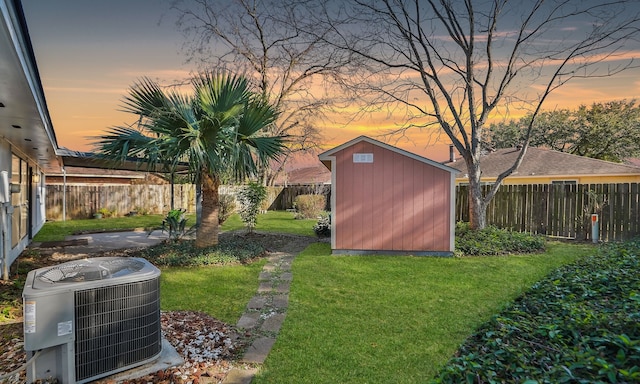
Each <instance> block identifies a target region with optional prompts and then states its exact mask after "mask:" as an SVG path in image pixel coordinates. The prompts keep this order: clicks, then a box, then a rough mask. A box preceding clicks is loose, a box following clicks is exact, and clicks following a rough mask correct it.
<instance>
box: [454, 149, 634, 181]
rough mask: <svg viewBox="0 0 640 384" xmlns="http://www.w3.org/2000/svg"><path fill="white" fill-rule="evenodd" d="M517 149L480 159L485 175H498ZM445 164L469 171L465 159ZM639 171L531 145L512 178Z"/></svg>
mask: <svg viewBox="0 0 640 384" xmlns="http://www.w3.org/2000/svg"><path fill="white" fill-rule="evenodd" d="M519 153H520V150H519V149H517V148H503V149H498V150H496V151H493V152H488V153H487V154H486V155H484V156H482V157H481V158H480V165H481V166H482V177H498V175H500V174H501V173H502V172H504V171H505V170H506V169H507V168H509V167H510V166H511V165H512V164H513V163H514V162H515V160H516V158H517V157H518V154H519ZM445 164H446V165H448V166H450V167H453V168H456V169H458V170H459V171H460V172H461V173H462V174H466V173H467V165H466V164H465V162H464V161H459V160H458V161H455V162H446V163H445ZM629 174H640V167H636V166H632V165H626V164H619V163H613V162H610V161H604V160H598V159H592V158H590V157H584V156H578V155H572V154H570V153H565V152H559V151H554V150H551V149H543V148H536V147H529V148H528V149H527V153H526V154H525V155H524V158H523V159H522V164H520V167H519V168H518V170H517V171H516V172H514V173H513V174H512V175H511V176H510V177H518V176H567V175H596V176H597V175H629Z"/></svg>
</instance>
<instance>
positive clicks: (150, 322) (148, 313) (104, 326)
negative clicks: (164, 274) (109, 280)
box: [75, 277, 162, 381]
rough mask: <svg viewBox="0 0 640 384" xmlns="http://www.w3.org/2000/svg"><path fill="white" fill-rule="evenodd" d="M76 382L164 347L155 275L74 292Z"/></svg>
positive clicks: (152, 353)
mask: <svg viewBox="0 0 640 384" xmlns="http://www.w3.org/2000/svg"><path fill="white" fill-rule="evenodd" d="M75 324H76V341H75V351H76V356H75V357H76V380H77V381H84V380H87V379H90V378H94V377H96V378H97V377H101V376H103V375H104V374H105V373H107V372H111V371H114V370H118V369H121V368H123V367H126V366H129V365H134V364H136V363H138V362H142V361H145V360H148V359H150V358H153V357H154V356H156V355H158V354H159V353H160V352H161V349H162V335H161V332H160V329H161V328H160V279H159V277H157V278H154V279H151V280H144V281H138V282H132V283H126V284H120V285H113V286H106V287H98V288H92V289H86V290H79V291H76V292H75Z"/></svg>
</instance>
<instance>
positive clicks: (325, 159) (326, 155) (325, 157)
mask: <svg viewBox="0 0 640 384" xmlns="http://www.w3.org/2000/svg"><path fill="white" fill-rule="evenodd" d="M361 141H366V142H367V143H370V144H373V145H377V146H379V147H382V148H384V149H387V150H389V151H393V152H396V153H399V154H401V155H404V156H407V157H409V158H412V159H414V160H417V161H420V162H422V163H425V164H428V165H431V166H433V167H436V168H439V169H442V170H444V171H447V172H451V173H459V172H460V171H459V170H458V169H455V168H453V167H449V166H447V165H444V164H442V163H439V162H437V161H434V160H431V159H427V158H426V157H423V156H420V155H417V154H415V153H413V152H409V151H405V150H404V149H401V148H398V147H394V146H393V145H389V144H386V143H383V142H382V141H378V140H375V139H372V138H370V137H368V136H358V137H356V138H355V139H353V140H350V141H347V142H346V143H344V144H342V145H339V146H337V147H335V148H333V149H330V150H328V151H326V152H323V153H321V154H320V155H318V158H319V159H320V161H322V163H323V164H324V165H325V167H327V168H329V169H331V160H332V159H331V156H333V155H335V154H336V153H337V152H340V151H341V150H343V149H345V148H348V147H350V146H352V145H354V144H356V143H359V142H361Z"/></svg>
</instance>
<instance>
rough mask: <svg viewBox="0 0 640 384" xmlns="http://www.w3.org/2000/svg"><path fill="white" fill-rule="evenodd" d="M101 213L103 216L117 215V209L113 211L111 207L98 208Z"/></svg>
mask: <svg viewBox="0 0 640 384" xmlns="http://www.w3.org/2000/svg"><path fill="white" fill-rule="evenodd" d="M97 213H99V214H101V215H102V217H105V218H107V217H111V216H115V213H116V211H111V210H110V209H109V208H100V209H98V212H97Z"/></svg>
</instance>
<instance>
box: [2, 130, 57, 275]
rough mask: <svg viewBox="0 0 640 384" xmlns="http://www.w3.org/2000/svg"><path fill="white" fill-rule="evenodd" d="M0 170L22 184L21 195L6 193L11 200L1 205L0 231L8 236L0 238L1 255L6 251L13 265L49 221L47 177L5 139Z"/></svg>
mask: <svg viewBox="0 0 640 384" xmlns="http://www.w3.org/2000/svg"><path fill="white" fill-rule="evenodd" d="M0 171H6V172H7V173H8V179H9V183H10V184H14V185H20V192H17V193H12V194H7V195H8V201H6V202H1V203H0V228H4V230H3V231H2V232H3V233H6V236H4V238H2V237H1V236H0V246H1V247H2V250H1V253H2V254H3V255H4V254H5V252H6V257H7V260H8V263H7V265H11V264H12V263H13V262H14V261H15V260H16V259H17V258H18V256H19V255H20V253H22V251H24V249H25V248H26V246H27V245H28V244H29V242H30V241H31V238H32V237H33V236H35V234H36V233H38V231H39V230H40V229H41V228H42V226H43V225H44V223H45V221H46V217H45V213H44V212H45V207H44V204H45V196H44V194H45V188H44V174H43V172H42V170H41V169H40V167H39V166H38V164H37V163H35V162H34V161H32V160H30V159H28V158H27V157H26V156H25V155H24V154H22V153H20V152H19V151H17V150H16V149H15V148H12V146H11V145H10V144H9V143H8V142H7V141H5V140H0ZM2 188H3V187H2V186H1V185H0V189H2ZM2 262H4V261H2ZM3 268H4V266H3Z"/></svg>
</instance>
